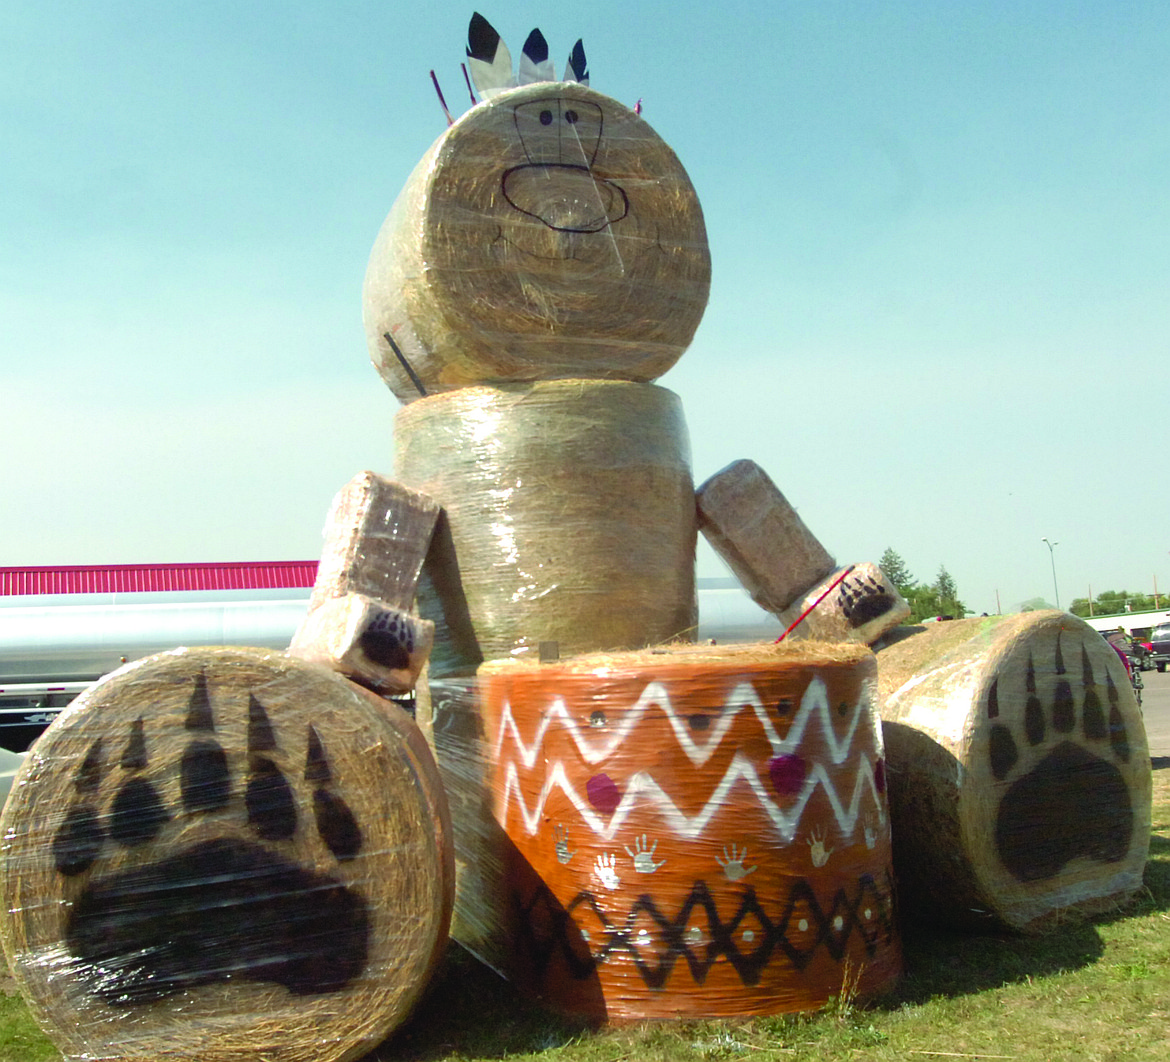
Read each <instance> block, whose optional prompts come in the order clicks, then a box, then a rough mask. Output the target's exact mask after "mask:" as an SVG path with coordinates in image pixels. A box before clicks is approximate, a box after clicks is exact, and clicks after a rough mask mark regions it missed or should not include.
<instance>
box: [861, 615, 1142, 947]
mask: <svg viewBox="0 0 1170 1062" xmlns="http://www.w3.org/2000/svg"><path fill="white" fill-rule="evenodd" d="M902 633H905V634H907V636H906V637H904V638H902V639H901V640H898V641H896V642H893V643H892V644H890V645H889V646H887V647H886V648H884V649H882V650H881V651H880V652H879V654H878V672H879V679H880V698H881V715H882V719H883V730H884V732H885V739H886V749H887V754H888V756H889V762H890V809H891V814H892V816H893V820H894V834H895V836H896V838H897V847H896V855H897V864H896V866H897V871H898V878H899V886H900V889H901V903H902V909H903V910H904V911H905V912H906V914H907V915H908V916H910V917H915V918H920V919H924V920H930V921H936V922H944V923H949V924H953V925H966V926H971V925H974V926H991V927H1002V926H1005V925H1006V926H1008V927H1010V928H1012V929H1019V930H1028V931H1037V930H1042V929H1045V928H1047V927H1048V926H1051V925H1054V924H1059V923H1060V921H1061V919H1062V918H1065V917H1067V915H1068V914H1069V913H1070V912H1073V911H1077V912H1081V913H1092V912H1096V911H1102V910H1110V909H1114V908H1116V907H1117V906H1119V905H1120V904H1122V903H1124V902H1125V901H1126V900H1127V899H1128V898H1129V897H1131V896H1132V895H1133V894H1134V892H1135V891H1136V890H1137V889H1138V888H1140V887H1141V883H1142V870H1143V868H1144V866H1145V862H1146V857H1147V854H1148V849H1149V842H1150V793H1151V779H1150V758H1149V752H1148V747H1147V743H1146V734H1145V728H1144V726H1143V724H1142V717H1141V712H1140V710H1139V709H1138V705H1137V701H1136V699H1135V697H1134V695H1133V690H1132V688H1131V687H1130V684H1129V680H1128V678H1127V676H1126V674H1125V669H1124V666H1123V665H1122V663H1121V661H1120V660H1119V658H1118V657H1117V655H1116V653H1114V651H1113V650H1112V649H1111V648H1110V647H1109V646H1108V645H1107V644H1106V643H1105V642H1104V641H1103V640H1102V638H1101V637H1100V635H1098V634H1097V632H1096V631H1094V630H1092V628H1090V627H1089V626H1088V624H1086V623H1084V622H1083V621H1081V620H1079V619H1077V618H1076V617H1075V616H1070V615H1068V614H1066V613H1062V612H1052V611H1049V612H1028V613H1022V614H1019V615H1013V616H994V617H983V618H981V619H969V620H955V621H950V622H945V623H937V624H930V625H928V626H927V627H924V628H908V629H906V630H905V631H904V632H902Z"/></svg>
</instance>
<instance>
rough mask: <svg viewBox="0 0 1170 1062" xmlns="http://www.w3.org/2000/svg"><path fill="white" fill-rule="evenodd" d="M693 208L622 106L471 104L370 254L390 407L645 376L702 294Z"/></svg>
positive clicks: (579, 100) (656, 369) (662, 155)
mask: <svg viewBox="0 0 1170 1062" xmlns="http://www.w3.org/2000/svg"><path fill="white" fill-rule="evenodd" d="M710 275H711V264H710V255H709V252H708V249H707V235H706V229H705V227H704V224H703V214H702V210H701V209H700V207H699V202H698V199H697V197H696V196H695V192H694V189H693V188H692V186H691V183H690V180H689V179H688V178H687V175H686V172H685V171H684V170H683V168H682V165H681V164H680V163H679V161H678V159H677V158H676V157H675V155H674V152H672V151H671V150H670V148H669V147H668V146H667V145H666V144H665V143H663V141H662V140H661V139H660V138H659V137H658V136H657V135H656V134H655V133H654V131H653V130H652V129H651V128H650V126H649V125H648V124H647V123H646V122H644V121H643V120H642V119H641V118H639V117H638V116H637V115H635V114H634V113H633V112H632V111H630V110H628V109H627V108H626V107H624V106H622V105H621V104H620V103H617V102H616V101H614V100H611V99H609V98H608V97H606V96H603V95H601V94H600V93H597V92H594V91H592V90H591V89H589V88H586V87H585V86H582V85H576V84H573V85H568V84H559V83H557V84H551V83H542V84H537V85H530V86H524V87H522V88H519V89H516V90H514V91H511V92H507V93H503V94H501V95H499V96H496V97H494V98H493V99H491V100H490V101H488V102H486V103H482V104H480V105H479V106H476V107H473V108H472V109H471V110H470V111H468V112H467V113H466V114H465V115H464V116H463V117H462V118H460V119H459V121H457V122H456V123H455V125H453V126H452V127H450V128H449V129H448V130H447V131H446V132H445V133H444V134H443V135H442V136H441V137H439V139H438V140H437V141H436V142H435V144H434V145H433V146H432V147H431V149H430V150H429V151H428V152H427V153H426V155H424V157H423V159H422V161H421V162H420V163H419V164H418V166H417V167H416V168H415V170H414V172H413V174H411V176H410V178H409V180H408V181H407V183H406V186H405V188H404V189H403V190H402V192H401V194H400V195H399V197H398V200H397V201H396V202H395V204H394V207H393V209H392V210H391V211H390V214H389V216H388V217H387V219H386V221H385V223H384V225H383V226H382V230H381V232H380V233H379V234H378V238H377V240H376V242H375V244H374V248H373V251H372V253H371V255H370V262H369V267H368V269H367V272H366V280H365V288H364V295H363V301H364V318H365V326H366V335H367V340H368V343H369V349H370V355H371V358H372V359H373V361H374V364H375V366H376V367H377V368H378V371H379V372H380V373H381V374H382V376H383V378H384V379H385V381H386V383H387V384H388V385H389V386H390V388H391V389H392V390H393V391H394V393H395V394H396V395H397V396H398V398H399V399H400V400H401V401H403V402H409V401H413V400H415V399H417V398H419V397H420V391H419V389H418V386H417V385H416V384H415V382H414V381H413V380H412V379H411V376H410V373H409V372H408V371H407V370H406V368H405V367H404V366H403V364H402V362H401V361H400V359H399V357H398V354H396V353H395V351H394V349H393V348H392V347H391V345H390V343H389V342H388V341H387V340H386V338H385V336H386V334H387V333H389V335H390V336H391V338H392V339H393V341H394V344H395V345H396V346H397V347H398V351H399V352H400V353H401V354H402V356H403V357H404V358H405V359H406V361H407V363H408V364H409V365H410V367H411V370H412V371H413V373H414V374H415V376H416V377H417V378H418V380H419V382H421V384H422V385H423V387H424V388H425V390H426V391H427V393H435V392H439V391H446V390H450V389H452V388H457V387H461V386H464V385H467V384H481V383H499V382H505V381H514V380H540V379H551V378H615V379H626V380H651V379H654V378H655V377H657V376H659V375H661V374H662V373H664V372H665V371H666V370H667V369H669V368H670V367H671V365H673V364H674V363H675V361H676V360H677V359H678V358H679V356H680V355H681V354H682V352H683V351H684V350H685V349H686V347H687V345H688V344H689V343H690V341H691V337H692V336H693V335H694V331H695V329H696V327H697V326H698V323H699V320H700V318H701V317H702V315H703V310H704V309H705V307H706V303H707V293H708V289H709V287H710Z"/></svg>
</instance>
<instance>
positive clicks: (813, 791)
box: [459, 643, 901, 1021]
mask: <svg viewBox="0 0 1170 1062" xmlns="http://www.w3.org/2000/svg"><path fill="white" fill-rule="evenodd" d="M478 683H479V688H480V695H481V698H482V703H483V707H482V711H483V714H484V731H485V737H486V739H487V740H488V742H489V743H490V746H489V749H490V751H489V756H490V757H491V760H490V771H491V775H492V778H493V795H494V802H495V815H496V818H497V820H498V821H499V822H500V824H501V825H502V826H503V829H504V831H505V833H506V835H507V838H508V841H509V846H508V852H507V860H506V869H505V875H504V881H505V889H504V892H505V895H504V896H503V897H502V898H500V899H499V900H498V901H497V902H501V901H502V904H503V908H502V909H503V910H506V911H507V912H509V913H510V914H511V915H512V916H513V917H514V918H515V923H514V924H510V925H509V926H508V927H507V933H508V935H507V938H506V939H507V940H508V941H509V942H510V944H511V948H512V956H511V967H510V971H509V972H510V973H511V974H512V976H513V977H514V978H516V980H517V981H518V982H519V983H520V984H521V985H522V986H523V987H524V988H525V990H526V991H528V992H530V993H532V994H533V995H535V996H536V997H538V998H540V999H542V1000H543V1001H544V1002H545V1003H547V1004H550V1005H551V1006H553V1007H555V1008H557V1009H559V1010H562V1011H567V1012H569V1013H571V1014H574V1015H577V1016H580V1017H585V1018H588V1019H591V1020H595V1021H598V1020H606V1019H608V1020H616V1021H629V1020H641V1019H645V1018H676V1017H690V1018H706V1017H741V1016H750V1015H758V1014H771V1013H776V1012H781V1011H800V1010H811V1009H815V1008H817V1007H820V1006H822V1005H823V1004H824V1003H826V1002H827V1001H828V1000H829V999H831V998H832V997H834V996H835V995H837V994H839V993H841V992H843V991H848V992H856V993H858V994H859V995H862V996H869V995H873V994H876V993H878V992H881V991H884V990H885V989H887V988H889V987H891V986H892V984H893V983H894V981H895V980H896V979H897V977H898V976H899V974H900V972H901V949H900V944H899V939H898V934H897V928H896V925H895V920H894V895H893V879H892V877H891V869H890V860H891V852H890V831H889V820H888V814H887V808H886V799H885V793H884V764H883V759H882V747H881V736H880V731H879V727H878V721H877V714H876V709H875V706H874V703H873V696H874V684H875V666H874V660H873V656H872V654H871V653H870V652H869V651H868V650H866V649H864V648H862V647H854V646H847V645H828V644H824V643H819V644H818V643H805V644H803V645H801V646H800V647H799V648H789V647H786V646H774V645H769V644H765V645H758V646H736V647H729V648H726V649H723V648H721V649H712V648H707V647H702V648H700V647H682V648H675V649H671V650H662V651H658V650H651V651H648V652H641V653H625V654H611V655H595V656H588V657H581V658H578V659H576V660H571V661H564V662H561V663H558V664H546V665H540V664H533V663H529V662H518V661H492V662H489V663H486V664H484V666H483V667H482V668H481V669H480V671H479V677H478ZM459 902H462V898H460V901H459Z"/></svg>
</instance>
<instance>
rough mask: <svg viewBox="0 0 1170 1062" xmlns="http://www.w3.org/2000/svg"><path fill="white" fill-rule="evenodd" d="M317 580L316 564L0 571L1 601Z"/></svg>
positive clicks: (302, 583) (260, 586)
mask: <svg viewBox="0 0 1170 1062" xmlns="http://www.w3.org/2000/svg"><path fill="white" fill-rule="evenodd" d="M316 577H317V562H316V561H315V560H312V561H263V562H260V563H250V562H247V561H229V562H225V563H222V564H101V565H84V564H77V565H75V564H70V565H63V566H56V567H47V568H3V567H0V597H5V596H13V595H17V594H135V593H147V592H151V591H158V590H260V589H264V590H268V589H279V588H285V587H306V588H307V587H311V586H312V585H313V580H314V579H316Z"/></svg>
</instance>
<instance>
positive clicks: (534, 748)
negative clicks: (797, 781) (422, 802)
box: [494, 678, 884, 843]
mask: <svg viewBox="0 0 1170 1062" xmlns="http://www.w3.org/2000/svg"><path fill="white" fill-rule="evenodd" d="M870 692H871V691H870V690H869V688H868V684H867V685H866V687H865V688H864V689H863V691H862V696H861V697H860V698H859V700H858V703H857V705H856V707H855V708H854V713H853V719H852V720H851V721H850V725H849V732H848V734H847V735H846V736H845V739H844V740H843V741H841V742H838V741H837V739H836V734H835V732H834V730H833V725H832V716H831V715H830V714H829V713H830V708H829V702H828V696H827V691H826V689H825V684H824V682H823V681H822V680H821V679H820V678H814V679H813V680H812V682H810V683H809V685H808V689H806V690H805V693H804V697H803V698H801V703H800V710H799V712H798V713H797V716H796V718H795V719H794V720H793V723H792V727H791V728H790V729H789V732H788V735H787V737H785V738H784V739H783V740H781V739H780V738H779V737H778V736H777V734H776V731H775V728H774V727H773V726H772V722H771V720H770V719H769V718H768V715H767V712H766V710H765V709H764V706H763V705H762V704H761V703H760V699H759V697H758V696H756V691H755V688H754V687H753V686H752V685H751V683H748V682H741V683H740V684H739V685H738V686H736V688H735V690H734V691H733V692H732V695H731V697H729V698H728V701H729V703H728V706H727V707H728V708H730V709H731V710H730V711H727V710H725V711H724V712H723V713H722V715H721V717H720V720H719V723H718V724H717V725H716V727H715V730H714V731H713V732H712V735H711V738H710V740H709V741H707V742H706V743H705V744H703V745H701V746H700V745H697V744H696V743H695V742H694V741H693V740H692V739H691V736H690V734H689V733H688V731H687V729H686V726H685V723H683V721H682V720H680V719H679V718H678V716H677V715H676V714H675V712H674V709H673V706H672V705H671V703H670V698H669V696H668V694H667V692H666V690H665V689H664V688H663V687H662V685H661V684H660V683H657V682H652V683H650V684H649V685H648V686H647V687H646V690H645V692H644V693H643V694H642V696H641V697H640V698H639V699H638V703H637V704H636V705H635V706H634V708H633V710H631V711H630V712H629V713H628V714H627V716H626V718H625V719H624V720H623V723H622V725H621V726H620V727H619V728H618V731H617V733H615V734H614V735H613V736H611V737H609V738H607V739H606V740H605V741H603V742H598V743H597V744H596V745H591V744H590V743H589V742H588V741H586V740H585V739H584V737H583V735H582V733H581V730H580V728H579V727H578V726H577V725H576V723H575V722H574V720H573V719H572V717H571V716H570V715H569V713H568V710H567V708H566V706H565V702H564V700H563V699H562V698H559V697H558V698H557V699H556V700H555V701H554V702H553V706H552V708H551V709H550V710H549V712H547V713H546V714H545V716H544V718H543V719H542V720H541V724H540V727H539V729H538V731H537V734H536V737H535V739H534V740H533V742H532V745H531V746H527V745H525V744H524V741H523V739H522V738H521V737H520V733H519V731H518V730H517V728H516V723H515V720H514V719H513V717H512V711H511V706H510V705H509V704H505V706H504V712H503V716H502V718H501V720H500V730H499V734H498V737H497V740H496V745H495V749H494V754H495V757H494V758H495V760H496V762H497V763H498V762H499V754H500V751H501V749H502V747H503V744H504V739H505V736H506V734H507V732H509V731H510V732H511V734H512V735H513V737H514V740H515V742H516V745H517V748H518V751H519V753H520V759H521V762H523V764H524V766H525V767H526V768H529V769H530V768H531V767H532V766H533V765H534V764H535V763H536V757H537V755H538V753H539V752H540V749H541V747H542V745H543V743H544V735H545V734H546V733H547V732H548V729H549V726H550V725H551V722H552V719H553V718H554V717H556V716H559V717H560V718H561V719H563V720H564V723H565V728H566V729H567V730H569V731H570V733H571V734H572V736H573V740H574V742H575V743H576V745H577V749H578V751H579V752H580V753H581V756H582V758H583V759H584V760H585V761H586V762H587V763H590V764H595V763H598V762H600V761H601V760H604V759H605V758H606V757H608V756H609V755H610V754H612V753H613V751H614V750H615V749H616V748H618V746H619V745H620V744H621V743H622V741H623V740H624V739H625V738H626V737H627V736H628V735H629V733H630V731H631V730H633V728H634V726H635V725H636V724H637V722H638V720H640V719H641V717H642V716H643V715H644V714H645V713H646V712H647V711H648V710H649V709H650V707H651V706H655V705H656V706H658V707H661V708H662V710H663V711H665V712H666V714H667V717H668V718H669V719H670V722H671V726H672V728H673V729H674V733H675V736H676V737H677V738H678V741H679V744H680V746H681V747H682V748H683V750H684V751H685V752H686V753H687V756H688V757H689V758H690V760H691V762H692V763H694V764H696V765H701V764H703V763H705V762H706V761H707V760H708V759H710V757H711V755H712V753H713V752H714V751H715V749H717V748H718V746H719V743H720V741H721V740H722V739H723V737H724V736H725V735H726V733H727V730H728V728H729V727H730V726H731V722H732V720H733V718H734V716H735V715H737V714H738V713H739V712H740V711H741V710H742V709H744V708H749V707H750V708H752V709H753V710H754V711H755V713H756V716H757V718H758V719H759V720H760V723H761V725H762V727H763V729H764V732H765V734H766V735H767V738H768V741H769V743H770V745H771V747H772V753H773V755H774V756H775V755H780V754H781V753H784V752H790V751H792V750H793V749H795V748H796V747H797V746H798V745H799V743H800V739H801V738H802V737H803V735H804V731H805V728H806V726H807V724H808V720H809V718H810V717H811V716H812V715H813V714H814V713H817V714H819V715H820V719H821V725H822V727H823V729H824V732H825V734H826V737H827V739H828V745H829V748H830V751H831V758H832V761H833V763H834V764H840V763H841V762H843V761H844V759H845V757H846V756H847V755H848V754H849V749H850V746H851V745H852V741H853V735H854V733H855V732H856V730H857V726H858V724H859V722H860V719H861V715H862V711H863V708H868V707H869V705H870V703H871V697H870V695H869V694H870ZM875 727H876V723H875ZM741 781H742V782H744V783H745V784H746V785H747V786H748V788H749V789H751V791H752V792H753V793H754V794H755V795H756V799H757V800H758V801H759V803H760V806H761V807H763V808H764V810H765V812H766V813H767V814H768V817H769V818H770V819H771V820H772V823H773V825H774V826H775V827H776V829H777V831H778V832H779V833H780V835H781V837H782V838H783V840H784V842H785V843H790V842H791V841H792V839H793V837H795V836H796V832H797V829H798V828H799V826H800V818H801V815H802V814H803V812H804V809H805V807H806V805H807V804H808V802H809V800H810V799H811V797H812V794H813V793H814V792H815V790H816V787H817V786H818V785H822V786H824V789H825V794H826V795H827V796H828V798H829V803H830V804H831V805H832V808H833V814H834V816H835V817H836V819H837V825H838V826H839V827H840V829H841V833H842V834H843V835H844V836H846V837H849V836H851V835H852V834H853V831H854V829H855V828H856V826H857V820H858V817H859V816H860V814H861V800H862V797H863V795H864V793H865V791H866V789H868V790H869V792H870V795H871V797H872V798H873V802H874V804H875V805H876V807H877V811H878V815H879V818H881V819H883V820H884V815H883V814H882V804H881V799H880V797H879V796H878V791H877V783H876V781H875V780H874V769H873V764H872V763H871V762H870V760H869V757H867V756H865V755H862V756H861V757H860V763H859V765H858V768H857V773H856V775H855V776H854V784H853V793H852V795H851V798H850V801H849V806H848V808H846V807H845V806H843V805H842V803H841V799H840V796H839V795H838V793H837V790H836V787H835V786H834V785H833V781H832V779H831V778H830V777H829V774H828V771H827V770H826V769H825V767H824V765H823V764H820V763H817V764H815V765H814V766H813V769H812V770H811V771H810V772H809V774H808V775H807V776H806V777H805V780H804V786H803V787H802V789H801V791H800V795H799V797H798V798H797V800H796V803H795V804H794V805H793V806H792V808H791V810H790V811H788V812H785V811H784V809H783V808H781V807H780V806H779V805H778V804H777V803H776V802H775V801H774V800H773V799H772V797H771V796H770V795H769V793H768V790H767V789H766V788H765V786H764V784H763V783H762V782H761V781H760V776H759V772H758V771H757V770H756V768H755V766H754V765H753V764H752V763H751V762H750V761H749V760H748V759H747V757H746V756H744V755H743V753H741V752H736V754H735V756H734V757H733V758H732V761H731V763H730V764H729V766H728V768H727V771H726V772H725V773H724V775H723V778H722V779H721V780H720V782H719V785H718V786H717V787H716V788H715V790H714V792H713V793H712V794H711V797H710V798H709V799H708V801H707V803H706V804H705V805H704V806H703V808H702V810H701V811H699V812H698V814H696V815H693V816H687V815H686V814H685V813H684V812H682V811H680V810H679V808H678V806H677V805H676V804H675V803H674V801H673V800H672V799H671V798H670V797H669V796H668V795H667V794H666V792H665V791H664V790H663V789H662V787H661V786H660V785H659V784H658V783H657V782H656V781H655V780H654V778H653V776H652V775H650V774H649V773H647V772H646V771H639V772H638V773H637V774H635V775H634V776H633V777H632V778H631V779H630V781H629V784H628V785H627V787H626V791H625V793H624V794H623V796H622V799H621V802H620V803H619V804H618V806H617V808H616V809H615V810H614V813H613V815H612V816H610V819H609V821H608V822H606V821H605V820H604V819H603V818H602V817H601V816H600V815H598V814H597V812H596V811H595V810H594V809H593V808H592V806H591V805H590V804H589V802H588V800H587V799H585V798H583V797H582V796H581V794H580V793H578V792H577V789H576V787H575V786H574V785H573V783H572V781H571V780H570V779H569V777H568V775H567V773H566V772H565V767H564V764H562V763H560V762H557V763H555V764H554V765H553V766H552V769H551V770H550V771H549V773H548V774H547V776H546V777H545V781H544V786H543V787H542V788H541V791H540V795H539V796H538V797H537V800H536V804H535V806H534V807H533V808H531V809H529V808H528V807H527V806H526V805H525V803H524V797H523V793H522V792H521V788H520V779H519V772H518V771H517V768H516V764H515V763H509V764H508V766H507V769H506V771H505V776H504V794H503V802H502V806H501V809H500V822H501V823H502V824H503V825H504V826H506V825H507V822H508V809H509V807H510V805H511V803H512V799H513V797H514V798H515V801H516V805H517V807H518V808H519V811H520V815H521V817H522V819H523V821H524V828H525V830H526V831H527V832H528V834H529V835H532V834H535V833H536V831H537V829H538V828H539V826H540V823H541V821H542V818H543V815H544V806H545V803H546V802H547V801H548V797H549V794H550V793H551V792H552V791H553V789H554V788H557V789H560V790H562V791H563V792H564V794H565V795H566V796H567V797H568V798H569V800H570V801H571V802H572V804H573V806H574V807H575V808H576V809H577V811H578V812H579V813H580V815H581V818H582V819H583V820H584V821H585V823H586V825H588V826H589V828H590V829H591V830H593V832H594V833H595V834H597V835H598V836H600V837H601V838H602V839H604V840H606V841H611V840H612V839H613V837H614V836H615V835H616V834H617V832H618V830H620V829H621V827H622V826H623V825H624V823H625V821H626V819H627V818H628V817H629V815H630V813H631V811H632V809H633V808H634V806H635V805H636V804H637V802H638V800H639V798H640V797H641V798H643V799H644V800H645V801H646V802H648V803H651V804H654V805H656V806H657V808H658V810H659V812H660V813H661V814H662V817H663V819H664V820H665V821H666V824H667V825H668V826H669V827H670V828H671V829H673V830H674V832H675V834H676V835H677V836H679V837H684V838H686V839H688V840H693V839H695V838H697V837H700V836H701V835H702V833H703V831H704V830H705V829H706V827H707V825H708V824H709V823H710V821H711V819H712V818H713V817H714V815H715V813H716V812H717V811H718V810H719V809H720V807H721V806H722V805H723V804H724V802H725V801H726V799H727V796H728V794H729V793H730V792H731V790H732V789H733V788H734V787H735V786H736V785H737V784H738V783H739V782H741Z"/></svg>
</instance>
